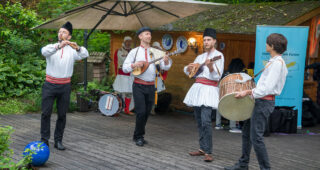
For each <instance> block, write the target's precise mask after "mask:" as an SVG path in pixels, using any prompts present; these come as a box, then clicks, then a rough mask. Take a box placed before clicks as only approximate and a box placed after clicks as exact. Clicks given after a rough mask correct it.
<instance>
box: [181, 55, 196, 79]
mask: <svg viewBox="0 0 320 170" xmlns="http://www.w3.org/2000/svg"><path fill="white" fill-rule="evenodd" d="M199 56H200V55H199ZM199 56H197V58H196V59H195V60H194V61H193V63H199V58H200V57H199ZM183 72H184V73H185V74H186V75H187V76H189V74H190V73H189V72H188V66H184V68H183Z"/></svg>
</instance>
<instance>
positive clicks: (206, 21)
mask: <svg viewBox="0 0 320 170" xmlns="http://www.w3.org/2000/svg"><path fill="white" fill-rule="evenodd" d="M319 16H320V2H315V1H314V2H313V1H308V2H280V3H261V4H259V3H258V4H256V3H254V4H239V5H229V6H226V7H219V8H217V7H214V8H212V9H210V10H209V11H205V12H202V13H200V14H197V15H193V16H190V17H187V18H185V19H181V20H178V21H177V22H175V23H172V24H169V25H165V26H163V27H161V28H159V29H158V30H155V31H153V33H152V41H158V42H160V44H161V39H162V36H163V35H164V34H170V35H171V36H172V37H173V40H174V42H173V44H174V45H173V48H172V49H171V50H170V52H172V51H174V50H176V46H175V43H176V40H177V38H178V37H179V36H184V37H186V38H187V39H189V38H191V37H193V38H195V39H196V41H197V42H198V45H199V47H198V48H199V53H198V54H201V53H202V52H203V50H202V31H203V30H204V29H205V28H206V27H213V28H216V29H217V32H218V34H217V41H218V44H217V49H218V50H219V51H221V52H222V53H223V54H224V56H225V69H227V66H228V65H229V63H230V61H231V60H232V59H233V58H241V59H242V60H243V62H244V64H245V65H246V66H248V64H249V63H250V62H254V58H255V39H256V38H255V29H256V25H299V26H310V25H311V21H312V19H313V18H315V17H319ZM310 31H311V30H310ZM110 34H111V44H110V53H111V54H110V56H113V54H114V51H115V50H116V49H117V48H119V47H121V43H122V40H123V37H124V36H127V35H129V36H132V37H135V33H134V32H124V33H122V34H117V33H114V32H110ZM310 39H311V37H309V41H310ZM134 40H135V46H137V45H139V42H138V40H137V38H135V39H134ZM221 44H224V45H222V46H221ZM221 47H224V48H223V49H221ZM196 56H197V54H196V53H195V51H194V50H193V49H192V48H190V47H189V48H188V49H187V51H186V52H185V53H183V54H181V55H178V56H173V57H172V59H173V63H174V64H173V66H172V68H171V69H170V71H169V73H168V78H167V80H166V82H165V85H166V89H167V90H166V91H167V92H169V93H171V94H172V95H173V100H172V106H174V107H175V108H178V109H184V110H186V109H187V107H186V106H185V105H184V104H183V103H182V101H183V99H184V97H185V95H186V93H187V91H188V89H189V88H190V86H191V85H192V83H193V82H194V80H191V79H189V78H187V76H186V75H185V74H184V73H183V67H184V66H185V65H187V64H189V63H191V62H193V61H194V59H195V57H196ZM306 61H307V63H313V62H319V61H320V57H318V58H313V59H309V56H308V55H307V59H306ZM111 67H113V66H111ZM111 70H112V71H113V70H114V69H113V68H112V69H111ZM111 74H113V73H112V72H111ZM313 84H314V83H311V84H310V85H311V86H312V89H313V90H307V92H308V93H310V94H314V93H316V91H314V90H316V88H314V87H313ZM310 85H308V88H309V87H310ZM311 96H312V95H311ZM313 100H315V98H314V97H313Z"/></svg>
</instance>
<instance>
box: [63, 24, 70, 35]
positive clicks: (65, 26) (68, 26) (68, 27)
mask: <svg viewBox="0 0 320 170" xmlns="http://www.w3.org/2000/svg"><path fill="white" fill-rule="evenodd" d="M61 28H65V29H66V30H68V31H69V33H70V35H72V24H71V22H69V21H68V22H66V23H65V24H63V25H62V27H61Z"/></svg>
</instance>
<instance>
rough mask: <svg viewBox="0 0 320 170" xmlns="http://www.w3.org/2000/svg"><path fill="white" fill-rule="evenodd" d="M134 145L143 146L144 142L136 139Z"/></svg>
mask: <svg viewBox="0 0 320 170" xmlns="http://www.w3.org/2000/svg"><path fill="white" fill-rule="evenodd" d="M136 145H137V146H143V145H144V140H143V139H137V140H136Z"/></svg>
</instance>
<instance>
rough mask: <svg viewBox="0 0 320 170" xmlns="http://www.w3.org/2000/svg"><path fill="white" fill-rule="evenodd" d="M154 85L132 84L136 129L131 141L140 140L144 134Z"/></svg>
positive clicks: (152, 99)
mask: <svg viewBox="0 0 320 170" xmlns="http://www.w3.org/2000/svg"><path fill="white" fill-rule="evenodd" d="M155 90H156V89H155V87H154V85H142V84H137V83H133V85H132V91H133V98H134V111H135V113H136V127H135V130H134V135H133V139H134V140H137V139H141V138H143V136H144V134H145V127H146V124H147V120H148V117H149V115H150V112H151V109H152V105H153V103H154V95H155Z"/></svg>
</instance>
